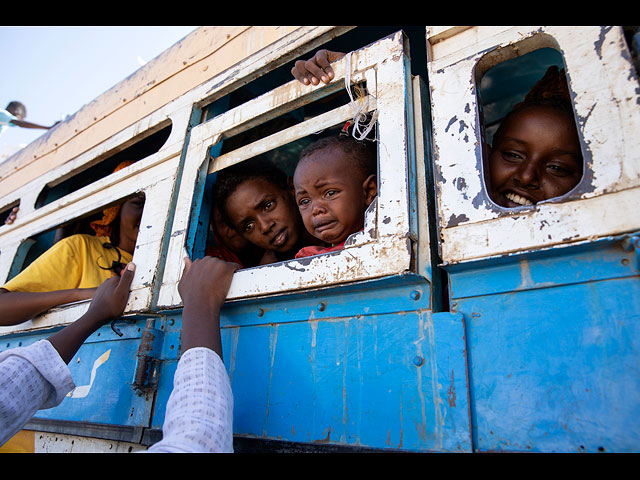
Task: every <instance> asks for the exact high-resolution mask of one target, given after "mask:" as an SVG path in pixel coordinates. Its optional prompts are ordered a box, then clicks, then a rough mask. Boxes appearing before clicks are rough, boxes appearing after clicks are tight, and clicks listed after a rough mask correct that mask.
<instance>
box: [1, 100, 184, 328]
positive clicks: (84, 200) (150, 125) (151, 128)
mask: <svg viewBox="0 0 640 480" xmlns="http://www.w3.org/2000/svg"><path fill="white" fill-rule="evenodd" d="M190 114H191V109H190V108H189V109H185V108H182V109H174V108H172V107H171V106H167V107H165V108H163V109H160V110H158V111H156V112H154V113H153V114H151V115H148V116H147V117H145V118H143V119H141V120H139V121H138V122H136V123H134V124H132V125H131V126H129V127H127V128H125V129H123V130H122V131H121V132H119V133H118V134H116V135H114V136H113V137H112V138H110V139H109V140H106V141H104V142H101V143H100V144H98V145H96V146H95V147H93V148H91V149H89V150H88V151H86V152H85V153H83V154H81V155H79V156H78V157H76V158H74V159H72V160H70V161H69V162H66V163H64V164H63V165H60V166H59V167H56V168H54V169H51V170H50V171H48V172H46V173H45V174H43V175H42V176H40V177H38V178H35V179H33V180H32V181H30V182H28V183H26V184H25V185H23V186H22V187H20V188H18V189H16V190H15V191H13V192H11V193H10V194H9V195H8V196H7V197H5V198H3V199H0V201H2V203H5V202H6V203H10V202H12V201H16V199H19V201H20V212H19V215H18V218H17V219H16V221H15V222H14V223H13V224H12V225H4V226H3V227H2V229H1V230H0V241H1V242H2V245H3V249H2V252H1V254H0V278H1V279H2V281H3V282H2V283H4V282H5V281H6V279H7V277H8V275H9V274H10V272H11V269H12V268H13V265H14V263H15V262H16V261H18V262H20V261H22V260H23V259H21V258H17V257H20V256H22V257H24V255H21V252H22V251H23V250H24V248H23V247H22V245H23V244H24V243H25V242H29V239H30V238H32V237H34V236H36V235H39V234H41V233H43V232H46V231H49V230H51V229H54V228H57V227H58V226H60V225H63V224H65V223H68V222H71V221H73V220H74V219H79V218H81V217H83V216H85V215H86V214H87V213H88V212H94V211H101V210H103V209H104V208H106V207H108V206H110V205H113V204H115V203H117V202H118V200H122V199H126V198H127V197H130V196H132V195H133V194H135V193H138V192H142V193H144V194H145V197H146V199H145V206H144V210H143V214H142V218H141V220H140V225H141V226H140V232H139V234H138V239H137V242H136V247H135V251H134V254H133V262H134V263H135V264H136V275H135V277H134V280H133V282H132V284H131V294H130V296H129V300H128V303H127V306H126V308H125V314H129V313H133V312H140V311H146V310H149V309H150V308H151V307H152V303H153V299H154V297H155V290H156V287H155V285H154V282H155V281H157V280H156V279H159V278H160V277H159V275H158V274H159V273H160V274H161V272H162V260H163V256H162V252H163V243H164V239H163V238H164V232H165V229H166V226H167V224H168V223H169V220H170V215H169V214H170V212H171V202H172V200H173V198H172V197H173V196H172V192H173V190H174V185H175V177H176V172H177V171H179V168H178V166H179V162H180V158H181V156H180V153H181V152H182V145H183V139H184V132H185V130H186V128H187V125H188V121H189V117H190ZM169 123H171V128H172V130H171V133H170V135H169V137H168V138H167V140H166V141H165V143H164V145H163V146H162V147H161V148H160V149H159V150H158V151H157V152H155V153H153V154H151V155H149V156H147V157H145V158H142V159H140V160H138V161H136V162H135V163H134V164H132V165H129V166H128V167H125V168H123V169H121V170H119V171H117V172H114V173H112V174H110V175H107V176H106V177H103V178H101V179H99V180H97V181H95V182H92V183H91V184H89V185H86V186H84V187H82V188H80V189H78V190H76V191H73V192H71V193H69V194H67V195H64V196H62V197H60V198H58V199H57V200H55V201H53V202H50V203H48V204H46V205H44V206H42V207H40V208H36V206H35V205H36V201H37V198H38V195H39V194H40V192H41V191H42V189H43V188H45V186H46V185H55V184H57V183H59V182H61V181H64V180H66V179H67V178H69V177H71V176H73V175H76V174H81V173H82V171H84V170H85V169H86V168H88V167H90V166H92V165H94V164H95V163H96V162H97V161H100V159H102V158H104V156H105V155H106V154H108V153H109V152H112V151H117V150H119V149H123V148H126V146H127V145H129V144H131V142H132V140H133V141H135V139H136V138H139V136H140V135H142V136H144V135H147V133H148V132H155V131H158V130H159V129H161V128H164V127H166V126H167V125H168V124H169ZM139 132H142V134H139ZM89 303H90V300H85V301H81V302H75V303H71V304H65V305H60V306H58V307H55V308H53V309H51V310H49V311H48V312H46V313H45V314H43V315H40V316H38V317H35V318H34V319H32V320H29V321H27V322H24V323H21V324H19V325H14V326H9V327H0V334H5V333H10V332H14V331H28V330H34V329H39V328H46V327H52V326H58V325H65V324H68V323H72V322H74V321H75V320H76V319H77V318H78V317H79V316H81V315H82V314H83V313H84V312H85V311H86V310H87V308H88V306H89Z"/></svg>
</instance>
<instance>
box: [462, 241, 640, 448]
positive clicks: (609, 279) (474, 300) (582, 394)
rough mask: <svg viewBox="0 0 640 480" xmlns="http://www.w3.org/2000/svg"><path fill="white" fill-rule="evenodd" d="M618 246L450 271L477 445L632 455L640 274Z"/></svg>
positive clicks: (638, 410) (637, 410)
mask: <svg viewBox="0 0 640 480" xmlns="http://www.w3.org/2000/svg"><path fill="white" fill-rule="evenodd" d="M622 243H623V240H622V239H615V240H613V241H611V240H603V241H601V242H598V243H594V244H591V245H584V246H574V247H567V248H564V249H560V250H557V251H555V252H553V253H552V254H549V255H548V254H544V252H542V253H539V254H538V255H529V256H514V257H513V258H509V259H507V258H505V259H503V260H502V261H501V262H497V261H483V262H477V264H474V263H471V264H467V265H457V266H453V267H451V277H450V278H451V292H452V297H453V299H452V300H453V301H454V302H455V304H454V305H455V309H456V310H457V311H458V312H460V313H461V314H463V315H464V319H465V325H466V335H467V348H468V356H469V359H470V361H469V391H470V394H471V396H472V400H471V415H472V419H473V425H474V446H475V448H476V449H477V450H479V451H541V452H599V451H600V452H602V451H604V452H636V451H638V448H639V446H640V435H639V434H638V432H640V422H639V421H638V418H640V403H638V398H640V380H639V379H640V371H639V369H640V362H638V358H639V354H640V345H639V344H638V340H637V339H638V338H639V335H638V334H639V333H640V332H639V331H638V329H639V326H640V315H639V314H638V312H640V282H639V281H638V280H639V277H638V275H639V273H640V272H639V270H638V268H637V267H636V266H635V265H634V263H633V256H634V255H635V254H634V253H632V252H626V251H625V250H624V249H623V247H622ZM622 292H624V293H622ZM621 299H623V301H621Z"/></svg>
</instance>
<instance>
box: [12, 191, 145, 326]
mask: <svg viewBox="0 0 640 480" xmlns="http://www.w3.org/2000/svg"><path fill="white" fill-rule="evenodd" d="M144 202H145V196H144V194H143V193H138V194H135V195H133V196H132V197H129V198H127V199H125V200H124V201H121V202H120V203H117V204H116V205H113V206H109V207H107V208H105V209H104V211H103V212H101V213H98V214H95V215H92V216H90V217H87V218H85V219H82V220H78V221H75V222H73V223H74V224H75V225H74V224H70V225H67V227H72V228H74V229H76V228H77V229H78V230H80V229H83V228H84V227H83V226H86V224H89V225H90V228H91V229H92V230H93V231H94V233H93V234H87V233H76V234H74V235H71V236H68V237H65V238H63V239H60V240H58V241H57V242H56V243H54V244H53V246H51V247H50V248H46V249H45V248H44V246H48V245H51V244H50V243H48V242H52V237H53V236H55V233H56V231H59V230H60V229H57V230H52V231H49V232H44V233H43V234H41V235H39V236H37V237H38V238H35V239H29V240H30V243H32V244H33V245H32V246H31V249H30V251H29V252H28V253H27V255H26V257H27V258H26V259H25V258H23V259H17V258H16V261H18V262H19V263H21V266H20V268H15V269H12V270H20V269H21V271H19V273H17V275H14V276H13V277H11V276H10V279H9V280H8V281H7V282H6V283H5V284H4V285H3V286H2V287H1V288H0V309H2V311H3V312H4V315H3V317H2V319H1V320H0V325H3V326H6V325H17V324H20V323H23V322H25V321H27V320H29V319H31V318H33V317H35V316H37V315H39V314H41V313H43V312H45V311H47V310H49V309H50V308H53V307H56V306H59V305H64V304H67V303H72V302H77V301H82V300H88V299H90V298H92V296H93V294H94V292H95V290H96V289H97V287H98V286H99V285H100V284H101V283H102V282H104V281H105V280H106V279H108V278H110V277H111V276H112V275H114V274H115V275H120V273H121V272H122V269H123V268H125V267H126V265H127V264H128V263H130V262H131V261H132V259H133V251H134V247H135V244H136V240H137V237H138V231H139V227H140V219H141V217H142V212H143V208H144ZM92 218H93V219H94V220H93V221H91V219H92ZM47 243H48V245H47ZM34 247H35V249H36V250H37V251H36V252H35V253H34V252H32V251H31V250H33V249H34ZM43 250H44V251H43Z"/></svg>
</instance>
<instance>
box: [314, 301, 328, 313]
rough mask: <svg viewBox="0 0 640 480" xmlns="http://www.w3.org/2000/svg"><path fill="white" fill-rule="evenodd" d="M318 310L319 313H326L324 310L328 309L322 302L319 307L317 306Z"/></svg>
mask: <svg viewBox="0 0 640 480" xmlns="http://www.w3.org/2000/svg"><path fill="white" fill-rule="evenodd" d="M316 308H317V309H318V311H319V312H324V309H325V308H327V306H326V305H325V304H324V302H320V303H319V304H318V305H316Z"/></svg>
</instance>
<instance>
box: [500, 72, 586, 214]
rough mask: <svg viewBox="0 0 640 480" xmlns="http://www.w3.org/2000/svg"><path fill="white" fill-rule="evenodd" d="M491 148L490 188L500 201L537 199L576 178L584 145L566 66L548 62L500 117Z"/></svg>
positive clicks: (523, 203)
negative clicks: (530, 85)
mask: <svg viewBox="0 0 640 480" xmlns="http://www.w3.org/2000/svg"><path fill="white" fill-rule="evenodd" d="M488 149H489V181H488V191H489V195H490V197H491V199H492V200H493V201H494V202H495V203H497V204H498V205H500V206H501V207H507V208H513V207H521V206H529V205H535V204H537V203H539V202H541V201H543V200H548V199H550V198H554V197H559V196H562V195H564V194H566V193H568V192H569V191H570V190H572V189H573V188H574V187H575V186H576V185H577V184H578V182H579V181H580V178H582V171H583V160H582V151H581V148H580V139H579V137H578V132H577V129H576V126H575V121H574V117H573V110H572V107H571V100H570V97H569V90H568V87H567V83H566V80H565V78H564V70H558V67H556V66H552V67H549V69H548V70H547V72H546V73H545V75H544V77H543V78H542V79H541V80H539V81H538V83H536V84H535V85H534V86H533V88H532V89H531V90H530V91H529V93H528V94H527V95H526V97H525V99H524V100H523V101H522V102H521V103H519V104H517V105H516V106H514V108H513V109H512V111H511V112H510V113H509V114H508V115H507V116H506V117H505V119H504V120H503V121H502V123H501V124H500V127H499V128H498V131H497V132H496V134H495V136H494V138H493V144H492V145H491V146H490V147H488Z"/></svg>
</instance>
